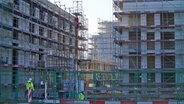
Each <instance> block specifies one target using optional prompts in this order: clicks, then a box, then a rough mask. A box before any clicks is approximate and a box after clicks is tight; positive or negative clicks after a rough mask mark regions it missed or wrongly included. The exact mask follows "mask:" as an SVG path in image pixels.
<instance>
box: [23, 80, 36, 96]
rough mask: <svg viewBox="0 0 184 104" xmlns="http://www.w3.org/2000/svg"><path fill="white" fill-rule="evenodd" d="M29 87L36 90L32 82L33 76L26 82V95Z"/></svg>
mask: <svg viewBox="0 0 184 104" xmlns="http://www.w3.org/2000/svg"><path fill="white" fill-rule="evenodd" d="M29 88H30V89H31V90H32V91H34V90H35V89H34V84H33V82H32V79H31V78H29V80H28V81H27V83H26V91H25V96H27V94H28V90H29Z"/></svg>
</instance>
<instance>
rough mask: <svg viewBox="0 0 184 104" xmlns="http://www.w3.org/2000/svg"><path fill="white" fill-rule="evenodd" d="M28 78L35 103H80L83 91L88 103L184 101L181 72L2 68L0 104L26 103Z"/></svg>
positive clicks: (183, 85)
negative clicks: (32, 88) (46, 101)
mask: <svg viewBox="0 0 184 104" xmlns="http://www.w3.org/2000/svg"><path fill="white" fill-rule="evenodd" d="M29 78H32V81H33V83H34V88H35V90H34V91H33V102H34V101H40V100H44V99H50V100H53V101H56V100H62V99H63V100H79V98H78V94H79V92H81V91H83V92H84V94H85V100H107V101H122V100H124V101H134V102H138V101H158V100H159V101H168V100H175V101H183V100H184V81H183V78H184V71H182V70H180V71H179V70H167V71H166V70H157V71H155V70H149V71H146V70H144V71H143V70H132V71H110V72H101V71H74V70H71V71H59V70H54V69H49V70H31V69H24V70H23V69H19V68H15V67H0V103H2V102H10V103H11V102H16V103H18V102H27V94H26V87H25V84H26V82H27V81H28V79H29ZM45 83H47V87H45V86H46V84H45ZM45 94H46V95H47V96H45Z"/></svg>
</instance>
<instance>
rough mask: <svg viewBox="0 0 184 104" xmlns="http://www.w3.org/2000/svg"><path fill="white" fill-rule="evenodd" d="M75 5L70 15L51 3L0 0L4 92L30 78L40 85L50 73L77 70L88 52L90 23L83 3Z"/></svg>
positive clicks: (0, 62) (44, 0) (0, 60)
mask: <svg viewBox="0 0 184 104" xmlns="http://www.w3.org/2000/svg"><path fill="white" fill-rule="evenodd" d="M73 3H74V7H73V8H72V12H67V11H66V9H61V5H55V4H52V3H51V2H49V1H48V0H0V70H1V73H0V84H1V89H4V87H2V86H4V85H5V86H6V85H10V86H11V87H12V86H13V87H15V85H16V84H17V85H21V84H22V85H24V84H25V83H26V81H27V80H28V78H29V77H32V78H33V79H35V80H34V81H35V83H36V84H39V83H40V81H41V80H44V78H43V77H41V76H42V75H44V74H45V73H48V72H49V71H53V70H54V71H64V70H66V71H67V70H75V69H76V68H77V67H76V66H75V64H76V63H77V61H78V60H79V59H83V58H84V56H83V53H84V52H85V51H86V41H87V34H86V31H87V29H86V27H87V19H86V17H85V16H84V15H83V14H82V13H83V11H82V8H81V6H82V5H81V3H82V2H81V1H80V2H79V1H74V2H73ZM36 73H37V74H38V75H37V76H34V77H33V75H34V74H36ZM21 74H22V75H21ZM49 80H53V79H52V78H51V79H49ZM51 83H52V82H51ZM51 83H50V84H51ZM20 89H21V88H20ZM23 89H24V88H23ZM7 91H10V90H7ZM13 91H15V90H13ZM13 91H11V92H7V93H12V92H13ZM19 91H20V90H19ZM20 92H21V91H20ZM0 93H1V91H0ZM3 94H6V93H3ZM3 94H2V93H1V94H0V96H1V97H2V96H3ZM22 95H23V94H22ZM5 96H6V97H7V98H8V97H10V96H11V95H5ZM17 96H19V97H20V96H21V94H18V95H17Z"/></svg>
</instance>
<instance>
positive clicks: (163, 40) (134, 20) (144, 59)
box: [115, 0, 184, 83]
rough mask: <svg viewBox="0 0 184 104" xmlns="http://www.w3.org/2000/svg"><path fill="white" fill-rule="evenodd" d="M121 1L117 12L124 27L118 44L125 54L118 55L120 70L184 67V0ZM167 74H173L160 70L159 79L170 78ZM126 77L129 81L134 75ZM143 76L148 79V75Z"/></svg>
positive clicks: (156, 75) (120, 25)
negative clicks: (146, 76)
mask: <svg viewBox="0 0 184 104" xmlns="http://www.w3.org/2000/svg"><path fill="white" fill-rule="evenodd" d="M118 2H119V3H120V5H121V6H120V5H119V7H121V8H120V11H119V12H118V11H117V13H118V14H115V15H116V16H117V17H119V18H118V21H119V25H118V26H119V27H120V28H119V29H117V30H118V31H120V32H119V33H118V34H117V36H116V39H117V40H118V42H120V43H119V44H117V45H119V47H118V46H116V48H117V49H116V50H117V51H116V53H117V54H116V55H117V56H121V58H120V57H117V59H116V60H117V61H116V62H117V63H118V65H119V66H120V70H180V69H182V68H183V67H184V66H183V64H182V63H183V54H184V53H183V49H184V47H183V39H184V38H183V33H182V32H183V30H184V28H183V24H184V21H183V19H182V17H183V15H184V13H183V10H184V8H183V5H184V1H183V0H173V1H149V2H146V1H139V2H136V1H135V2H134V1H130V2H126V1H118ZM117 5H118V3H117ZM177 11H180V12H177ZM136 12H138V13H136ZM121 13H122V14H121ZM123 13H124V14H123ZM164 15H167V16H169V15H173V17H172V16H171V17H172V18H170V17H167V16H165V17H164ZM167 19H168V20H167ZM169 19H173V20H169ZM165 21H167V22H165ZM163 23H164V25H163ZM136 26H137V28H136ZM136 29H137V30H136ZM132 32H134V34H133V33H132ZM137 44H138V45H137ZM167 75H169V74H168V73H165V74H164V73H156V74H155V82H156V83H162V82H164V81H166V79H167V78H166V77H164V76H167ZM176 76H177V75H176ZM170 77H171V78H172V76H170ZM178 77H180V76H179V75H178ZM126 78H127V79H126ZM126 78H125V79H124V83H128V82H129V80H128V79H129V78H130V75H129V77H127V76H126ZM164 78H166V79H164ZM175 78H176V77H175ZM141 80H142V82H145V81H144V80H145V79H144V78H143V79H141ZM171 83H172V82H171Z"/></svg>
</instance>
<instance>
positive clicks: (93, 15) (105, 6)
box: [49, 0, 112, 34]
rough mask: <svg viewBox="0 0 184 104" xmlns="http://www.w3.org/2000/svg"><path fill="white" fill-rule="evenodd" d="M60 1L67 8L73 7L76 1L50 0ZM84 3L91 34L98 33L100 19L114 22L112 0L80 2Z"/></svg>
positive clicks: (84, 0)
mask: <svg viewBox="0 0 184 104" xmlns="http://www.w3.org/2000/svg"><path fill="white" fill-rule="evenodd" d="M49 1H51V2H53V3H54V1H56V2H58V1H60V3H61V4H63V5H66V7H72V6H73V1H76V0H49ZM79 1H82V2H83V12H84V14H85V15H86V17H87V18H88V29H89V31H88V32H89V33H90V34H94V33H97V26H98V24H97V22H98V18H100V19H102V20H112V0H79Z"/></svg>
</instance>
